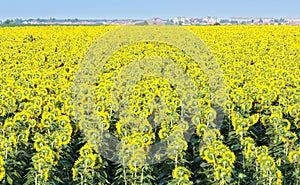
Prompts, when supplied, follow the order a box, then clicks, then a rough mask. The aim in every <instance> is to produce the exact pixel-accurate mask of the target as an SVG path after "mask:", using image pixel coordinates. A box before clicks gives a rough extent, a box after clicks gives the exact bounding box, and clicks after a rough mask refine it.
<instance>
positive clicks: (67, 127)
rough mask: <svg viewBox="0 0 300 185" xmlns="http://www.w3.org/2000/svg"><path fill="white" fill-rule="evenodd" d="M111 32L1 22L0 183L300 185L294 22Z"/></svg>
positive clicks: (299, 58) (298, 47)
mask: <svg viewBox="0 0 300 185" xmlns="http://www.w3.org/2000/svg"><path fill="white" fill-rule="evenodd" d="M121 27H122V26H121ZM144 27H149V29H152V30H151V31H149V30H148V31H147V29H145V28H144ZM119 28H120V26H32V27H30V26H28V27H3V28H0V184H10V185H12V184H14V185H19V184H20V185H21V184H27V185H32V184H34V185H44V184H49V185H50V184H82V185H88V184H92V185H94V184H100V185H102V184H103V185H106V184H107V185H110V184H114V185H123V184H124V185H131V184H142V185H150V184H169V185H189V184H195V185H198V184H199V185H200V184H205V185H206V184H208V185H210V184H212V185H214V184H215V185H219V184H236V185H239V184H251V185H252V184H253V185H254V184H257V185H264V184H267V185H281V184H291V185H298V184H299V185H300V139H299V138H300V27H299V26H202V27H200V26H183V27H176V26H160V28H159V29H160V30H161V32H163V33H170V35H172V33H173V34H174V35H175V33H177V31H178V30H179V29H183V30H185V31H186V33H188V34H187V35H189V34H190V35H193V38H197V39H199V40H200V41H201V43H202V45H197V47H198V48H197V47H196V49H195V48H194V45H191V46H186V48H194V49H183V48H185V46H184V45H173V44H168V43H165V42H153V41H145V42H129V41H130V38H131V37H135V36H138V35H148V37H149V38H151V37H152V36H153V38H156V37H157V38H158V36H157V35H158V34H159V32H158V31H156V28H157V27H156V26H154V27H151V26H135V27H134V29H132V30H131V31H128V34H127V33H126V34H127V35H126V34H125V33H123V35H126V36H127V37H126V38H123V37H121V36H119V35H113V34H112V35H111V36H109V35H108V34H109V33H114V32H113V31H114V30H116V29H119ZM172 29H173V30H172ZM129 30H130V29H129ZM105 35H106V38H107V40H106V41H105V42H98V44H99V47H101V48H106V49H107V48H110V47H111V45H109V44H110V43H117V41H118V40H122V39H123V41H122V43H123V44H124V43H127V44H124V46H123V45H118V44H116V45H114V48H113V49H114V50H111V54H110V57H108V58H107V60H106V62H105V63H101V64H95V66H97V68H95V67H94V68H93V66H90V69H93V70H92V71H85V70H82V71H80V69H81V68H80V67H81V66H88V65H90V64H87V63H86V62H88V61H89V60H90V59H91V58H93V57H94V58H97V57H98V56H94V55H92V54H90V53H89V52H88V51H90V50H91V48H92V49H93V47H94V46H95V43H97V41H98V39H99V38H101V37H104V36H105ZM107 35H108V36H107ZM185 36H186V35H184V34H183V35H181V36H176V35H175V36H173V37H170V38H167V37H165V38H163V37H162V39H165V40H168V39H170V43H171V40H174V42H175V43H177V41H178V43H184V42H181V41H184V39H185ZM200 41H199V43H200ZM187 45H188V43H187ZM197 50H199V51H200V50H201V54H203V55H201V56H200V57H202V58H201V59H202V60H203V61H204V63H201V62H199V61H198V60H197V59H196V58H195V57H193V56H192V55H193V54H195V53H194V52H196V51H197ZM100 51H101V52H100ZM105 51H107V50H105ZM108 52H109V51H108ZM98 54H99V56H102V55H106V54H107V53H105V52H104V50H103V51H102V50H99V53H98ZM86 57H90V58H87V60H85V59H86ZM94 58H93V59H94ZM91 65H92V64H91ZM93 65H94V64H93ZM78 69H79V70H78ZM207 69H210V70H209V71H210V72H207V71H206V70H207ZM86 74H88V75H87V76H85V75H86ZM91 74H92V75H94V76H93V77H92V78H93V79H94V81H93V83H91V82H90V81H89V80H87V79H86V78H90V76H89V75H91ZM153 74H164V75H165V76H160V75H153ZM174 75H175V78H174V79H173V81H172V80H170V79H169V78H164V77H170V76H173V77H174ZM78 84H79V85H80V84H85V87H86V89H79V90H78V89H77V85H78ZM124 84H126V85H124ZM218 84H219V85H220V84H221V85H220V87H222V88H221V89H222V93H221V94H222V97H221V96H218V94H217V95H215V93H219V92H220V89H218V88H219V86H217V85H218ZM178 87H180V88H181V89H180V88H178ZM87 102H93V106H90V105H91V104H88V103H87ZM95 117H96V118H97V121H96V122H95V120H94V121H91V120H93V118H95ZM187 133H189V134H187ZM108 135H109V136H108ZM187 135H188V137H187ZM151 146H158V147H152V148H151ZM106 149H107V150H106ZM110 149H111V150H110ZM108 156H109V157H108Z"/></svg>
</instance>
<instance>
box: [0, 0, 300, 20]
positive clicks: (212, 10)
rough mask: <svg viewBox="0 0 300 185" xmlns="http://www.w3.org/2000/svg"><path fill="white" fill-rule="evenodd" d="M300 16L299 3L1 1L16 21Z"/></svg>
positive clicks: (0, 10) (1, 13)
mask: <svg viewBox="0 0 300 185" xmlns="http://www.w3.org/2000/svg"><path fill="white" fill-rule="evenodd" d="M177 16H182V17H207V16H212V17H224V18H229V17H236V16H238V17H249V16H254V17H275V18H280V17H300V1H299V0H151V1H149V0H105V1H103V0H51V1H50V0H1V1H0V20H5V19H15V18H23V19H26V18H50V17H52V18H58V19H61V18H79V19H83V18H97V19H104V18H106V19H114V18H117V19H121V18H122V19H126V18H127V19H131V18H143V19H145V18H146V19H147V18H152V17H160V18H171V17H177Z"/></svg>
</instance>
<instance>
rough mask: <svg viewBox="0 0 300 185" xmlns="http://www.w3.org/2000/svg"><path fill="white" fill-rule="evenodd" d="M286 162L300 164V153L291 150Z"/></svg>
mask: <svg viewBox="0 0 300 185" xmlns="http://www.w3.org/2000/svg"><path fill="white" fill-rule="evenodd" d="M288 160H289V161H290V163H299V164H300V151H296V150H292V151H290V152H289V154H288Z"/></svg>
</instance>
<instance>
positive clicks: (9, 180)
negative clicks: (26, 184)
mask: <svg viewBox="0 0 300 185" xmlns="http://www.w3.org/2000/svg"><path fill="white" fill-rule="evenodd" d="M7 182H8V184H11V185H12V184H13V180H12V178H11V177H10V176H9V175H7Z"/></svg>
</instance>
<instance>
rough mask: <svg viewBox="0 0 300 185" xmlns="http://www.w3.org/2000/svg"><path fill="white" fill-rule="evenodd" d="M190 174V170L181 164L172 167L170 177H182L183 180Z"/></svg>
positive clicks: (187, 178)
mask: <svg viewBox="0 0 300 185" xmlns="http://www.w3.org/2000/svg"><path fill="white" fill-rule="evenodd" d="M191 174H192V172H191V171H190V170H188V169H187V168H185V167H183V166H178V167H176V168H174V169H173V172H172V177H173V179H181V178H182V179H185V180H189V178H190V175H191Z"/></svg>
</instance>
